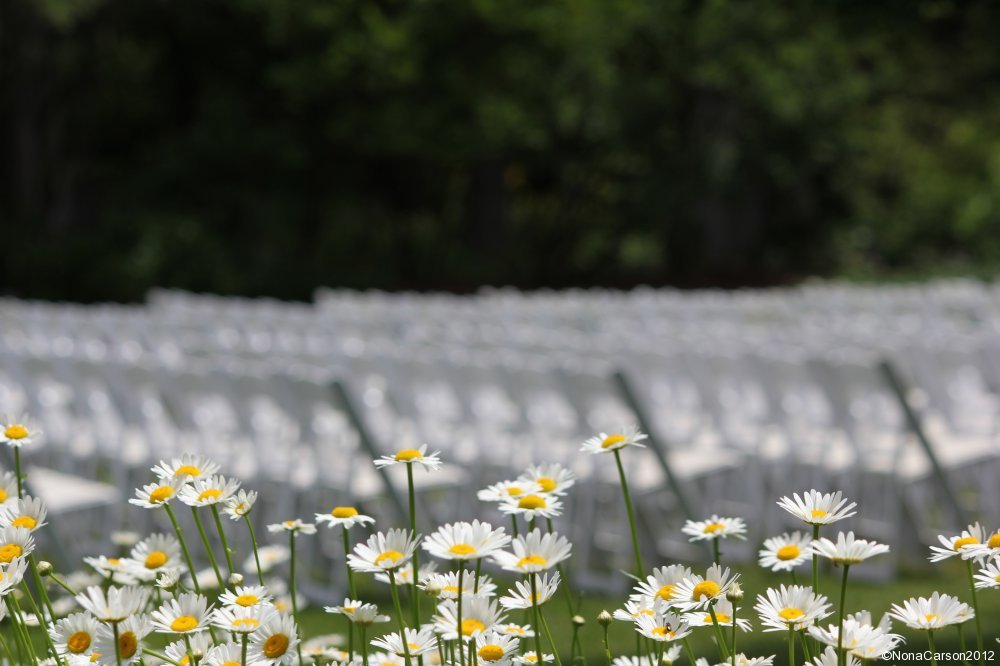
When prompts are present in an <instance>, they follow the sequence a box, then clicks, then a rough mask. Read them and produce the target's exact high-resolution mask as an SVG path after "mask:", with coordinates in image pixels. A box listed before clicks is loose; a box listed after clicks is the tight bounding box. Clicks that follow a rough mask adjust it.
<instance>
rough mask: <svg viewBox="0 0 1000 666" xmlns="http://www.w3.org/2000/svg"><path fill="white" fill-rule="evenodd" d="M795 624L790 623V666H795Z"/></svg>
mask: <svg viewBox="0 0 1000 666" xmlns="http://www.w3.org/2000/svg"><path fill="white" fill-rule="evenodd" d="M794 626H795V625H794V624H791V623H789V625H788V666H795V629H793V627H794ZM733 663H734V664H735V663H736V657H735V656H734V657H733Z"/></svg>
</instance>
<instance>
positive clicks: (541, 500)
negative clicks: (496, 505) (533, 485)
mask: <svg viewBox="0 0 1000 666" xmlns="http://www.w3.org/2000/svg"><path fill="white" fill-rule="evenodd" d="M562 508H563V504H562V500H560V499H559V498H558V497H555V496H550V495H544V494H543V495H523V496H522V497H520V498H517V499H514V498H513V497H512V498H509V499H505V500H503V501H502V502H500V511H501V512H502V513H505V514H507V515H509V516H512V515H522V516H524V519H525V520H529V521H531V520H534V519H535V518H556V517H558V516H561V515H562Z"/></svg>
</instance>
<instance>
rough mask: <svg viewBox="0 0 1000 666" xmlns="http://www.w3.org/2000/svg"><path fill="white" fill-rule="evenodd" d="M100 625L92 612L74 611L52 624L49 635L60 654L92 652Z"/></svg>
mask: <svg viewBox="0 0 1000 666" xmlns="http://www.w3.org/2000/svg"><path fill="white" fill-rule="evenodd" d="M100 627H101V624H100V622H98V621H97V620H96V619H94V616H93V615H91V614H90V613H73V614H72V615H70V616H68V617H64V618H63V619H61V620H58V621H56V623H55V624H54V625H51V626H50V627H49V636H50V637H51V638H52V643H53V644H54V645H55V646H56V652H58V653H59V654H90V652H89V651H90V648H91V646H92V645H93V644H94V643H95V642H96V641H97V634H98V631H99V629H100Z"/></svg>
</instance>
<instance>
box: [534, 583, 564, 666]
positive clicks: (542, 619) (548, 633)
mask: <svg viewBox="0 0 1000 666" xmlns="http://www.w3.org/2000/svg"><path fill="white" fill-rule="evenodd" d="M532 596H536V595H535V592H534V589H532ZM538 621H539V622H541V623H542V629H543V630H544V631H545V640H547V641H548V642H549V647H551V648H552V655H553V656H554V657H555V658H556V666H562V660H561V659H560V658H559V650H558V649H556V643H555V641H554V640H552V632H551V631H549V623H548V622H546V621H545V612H544V611H543V610H542V607H541V606H538Z"/></svg>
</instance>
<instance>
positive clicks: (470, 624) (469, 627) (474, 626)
mask: <svg viewBox="0 0 1000 666" xmlns="http://www.w3.org/2000/svg"><path fill="white" fill-rule="evenodd" d="M476 631H486V625H485V624H483V623H482V622H480V621H479V620H462V634H463V635H464V636H471V635H472V634H473V632H476Z"/></svg>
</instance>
